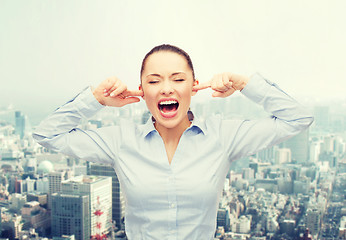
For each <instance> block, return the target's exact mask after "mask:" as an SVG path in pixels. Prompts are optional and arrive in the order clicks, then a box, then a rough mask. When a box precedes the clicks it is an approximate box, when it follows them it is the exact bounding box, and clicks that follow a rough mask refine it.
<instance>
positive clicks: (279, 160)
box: [275, 148, 292, 164]
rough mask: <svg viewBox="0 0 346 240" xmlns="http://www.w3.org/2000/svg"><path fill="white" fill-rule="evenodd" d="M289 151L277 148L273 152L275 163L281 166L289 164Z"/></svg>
mask: <svg viewBox="0 0 346 240" xmlns="http://www.w3.org/2000/svg"><path fill="white" fill-rule="evenodd" d="M291 155H292V154H291V149H289V148H279V149H277V151H275V163H276V164H283V163H289V162H291Z"/></svg>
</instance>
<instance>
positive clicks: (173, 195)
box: [167, 168, 177, 240]
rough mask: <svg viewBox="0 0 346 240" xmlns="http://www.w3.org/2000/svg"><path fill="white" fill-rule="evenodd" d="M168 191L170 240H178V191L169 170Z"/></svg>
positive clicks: (172, 174)
mask: <svg viewBox="0 0 346 240" xmlns="http://www.w3.org/2000/svg"><path fill="white" fill-rule="evenodd" d="M167 189H168V239H169V240H173V239H174V240H175V239H177V189H176V186H175V179H174V173H173V171H172V168H171V169H170V170H169V175H168V179H167Z"/></svg>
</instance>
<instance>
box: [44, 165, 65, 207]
mask: <svg viewBox="0 0 346 240" xmlns="http://www.w3.org/2000/svg"><path fill="white" fill-rule="evenodd" d="M63 180H65V172H63V171H61V172H50V173H49V174H48V184H49V186H48V187H49V191H48V208H49V209H51V207H52V199H51V196H52V194H53V193H59V192H61V182H62V181H63Z"/></svg>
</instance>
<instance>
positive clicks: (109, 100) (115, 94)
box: [93, 77, 143, 107]
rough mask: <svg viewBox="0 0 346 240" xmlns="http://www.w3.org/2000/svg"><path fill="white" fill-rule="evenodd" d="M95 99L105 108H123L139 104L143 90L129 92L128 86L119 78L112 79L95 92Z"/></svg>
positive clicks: (102, 83) (104, 82)
mask: <svg viewBox="0 0 346 240" xmlns="http://www.w3.org/2000/svg"><path fill="white" fill-rule="evenodd" d="M93 94H94V97H95V98H96V99H97V101H99V103H101V104H102V105H105V106H112V107H122V106H124V105H127V104H130V103H135V102H139V101H140V99H139V98H138V97H142V96H143V91H142V90H128V89H127V86H126V85H125V84H124V83H123V82H121V81H120V80H119V79H118V78H117V77H110V78H107V79H106V80H104V81H103V82H101V83H100V85H99V86H98V87H97V88H95V89H94V90H93Z"/></svg>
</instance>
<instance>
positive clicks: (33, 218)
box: [21, 201, 50, 234]
mask: <svg viewBox="0 0 346 240" xmlns="http://www.w3.org/2000/svg"><path fill="white" fill-rule="evenodd" d="M21 214H22V218H23V221H24V222H25V223H24V225H23V228H24V229H29V228H34V229H36V230H38V232H40V233H42V234H45V233H46V231H47V229H48V228H49V227H50V215H49V213H48V211H47V210H46V209H45V208H42V207H41V206H40V203H39V202H36V201H32V202H27V203H25V204H24V206H23V208H22V209H21Z"/></svg>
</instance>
